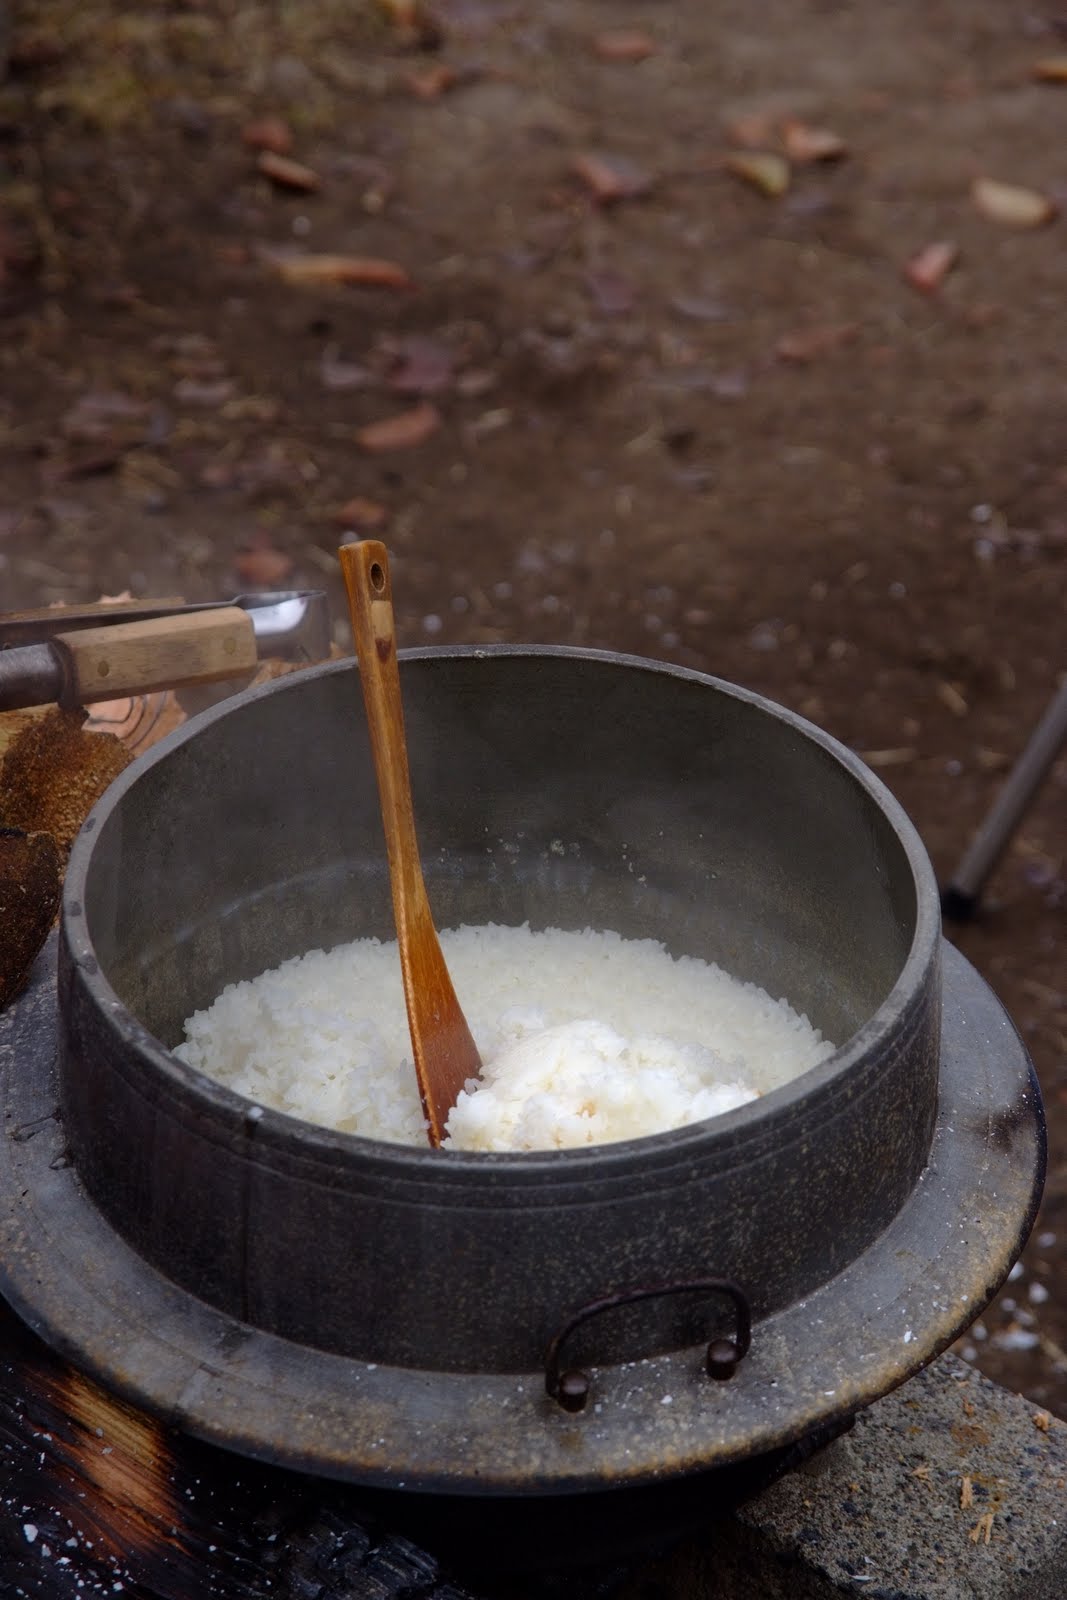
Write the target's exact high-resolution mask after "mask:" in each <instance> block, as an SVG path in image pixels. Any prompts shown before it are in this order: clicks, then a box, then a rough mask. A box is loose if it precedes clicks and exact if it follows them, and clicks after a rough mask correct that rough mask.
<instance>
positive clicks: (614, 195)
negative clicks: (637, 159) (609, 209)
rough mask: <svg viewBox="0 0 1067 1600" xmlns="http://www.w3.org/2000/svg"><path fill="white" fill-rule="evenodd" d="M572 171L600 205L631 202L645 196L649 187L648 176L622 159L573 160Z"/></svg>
mask: <svg viewBox="0 0 1067 1600" xmlns="http://www.w3.org/2000/svg"><path fill="white" fill-rule="evenodd" d="M572 170H573V171H574V172H575V173H576V174H577V175H578V177H579V178H581V180H582V182H583V183H584V184H585V185H586V187H587V188H588V189H589V190H590V192H591V193H592V196H593V199H594V200H596V201H597V202H598V203H599V204H600V205H611V204H613V203H614V202H615V201H617V200H632V199H633V198H634V197H635V196H637V195H642V194H647V193H648V191H649V189H651V187H652V179H651V178H650V177H649V176H648V174H647V173H646V172H643V171H642V170H641V168H640V167H638V166H636V165H635V164H634V163H633V162H632V161H628V160H627V159H626V157H625V156H609V155H597V154H594V153H592V152H589V153H587V154H585V155H580V156H576V157H575V158H574V161H573V162H572Z"/></svg>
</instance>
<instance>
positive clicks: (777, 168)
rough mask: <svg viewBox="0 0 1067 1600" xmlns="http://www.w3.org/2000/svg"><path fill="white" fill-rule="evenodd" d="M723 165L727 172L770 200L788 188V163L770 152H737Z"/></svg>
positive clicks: (728, 157)
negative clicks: (767, 196)
mask: <svg viewBox="0 0 1067 1600" xmlns="http://www.w3.org/2000/svg"><path fill="white" fill-rule="evenodd" d="M725 165H726V170H727V172H732V173H733V174H734V176H735V177H737V178H741V179H743V180H744V182H745V183H747V184H750V185H751V186H752V188H753V189H758V190H759V191H760V193H761V194H765V195H769V196H770V197H771V198H772V199H777V198H778V196H779V195H783V194H785V192H786V190H787V189H788V188H789V162H788V161H787V160H786V159H785V157H784V156H780V155H776V154H775V153H774V151H772V150H738V151H737V153H736V155H732V156H727V157H726V162H725Z"/></svg>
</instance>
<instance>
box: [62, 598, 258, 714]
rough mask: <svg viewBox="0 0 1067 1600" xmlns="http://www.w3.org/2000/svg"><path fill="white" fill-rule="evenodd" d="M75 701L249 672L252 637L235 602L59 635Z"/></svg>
mask: <svg viewBox="0 0 1067 1600" xmlns="http://www.w3.org/2000/svg"><path fill="white" fill-rule="evenodd" d="M55 643H56V644H57V645H58V646H59V647H60V649H61V651H62V652H63V656H64V660H65V663H66V667H67V676H68V690H67V695H68V698H69V699H70V700H72V701H73V703H74V704H75V705H90V704H92V702H93V701H94V700H114V699H116V698H118V697H119V696H120V695H127V694H146V693H147V692H148V691H149V690H152V689H175V688H180V687H181V685H182V684H188V683H213V682H216V681H217V680H219V679H223V678H236V677H239V676H240V675H241V674H242V673H245V672H249V671H252V670H254V668H255V666H256V662H257V654H256V636H255V632H254V631H253V628H252V619H251V617H250V616H249V614H248V612H247V611H242V610H241V609H240V607H239V606H222V607H219V608H218V609H214V610H210V611H190V612H185V613H183V614H182V615H180V616H175V617H154V618H153V619H152V620H151V621H148V622H117V623H115V624H114V625H112V626H111V627H107V628H82V629H81V630H80V631H78V632H77V633H65V634H62V633H61V634H58V635H57V636H56V639H55Z"/></svg>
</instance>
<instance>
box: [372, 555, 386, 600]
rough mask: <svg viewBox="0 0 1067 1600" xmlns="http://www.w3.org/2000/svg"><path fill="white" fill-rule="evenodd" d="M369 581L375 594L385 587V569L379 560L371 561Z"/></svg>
mask: <svg viewBox="0 0 1067 1600" xmlns="http://www.w3.org/2000/svg"><path fill="white" fill-rule="evenodd" d="M370 581H371V585H372V586H373V588H374V591H375V593H376V594H382V593H383V592H384V589H385V570H384V568H383V567H382V564H381V562H380V561H372V562H371V569H370Z"/></svg>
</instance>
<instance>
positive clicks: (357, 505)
mask: <svg viewBox="0 0 1067 1600" xmlns="http://www.w3.org/2000/svg"><path fill="white" fill-rule="evenodd" d="M387 516H388V512H387V511H386V509H385V507H384V506H383V505H379V504H378V501H377V500H365V499H364V498H363V496H362V495H356V497H355V499H353V500H346V501H345V503H344V505H343V506H338V508H337V510H336V511H335V512H334V514H333V521H334V522H336V523H338V524H339V525H340V526H341V527H342V528H352V529H355V530H356V531H358V532H360V533H362V532H364V531H367V532H369V531H370V529H372V528H380V527H381V526H382V523H383V522H384V521H385V519H386V517H387Z"/></svg>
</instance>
